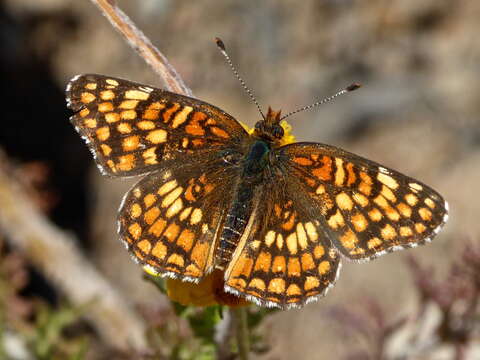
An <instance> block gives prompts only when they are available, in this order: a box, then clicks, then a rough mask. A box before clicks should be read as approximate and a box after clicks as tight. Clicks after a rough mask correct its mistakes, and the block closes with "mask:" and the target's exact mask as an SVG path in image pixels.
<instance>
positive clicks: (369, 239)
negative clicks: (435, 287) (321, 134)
mask: <svg viewBox="0 0 480 360" xmlns="http://www.w3.org/2000/svg"><path fill="white" fill-rule="evenodd" d="M277 156H278V159H279V161H280V162H281V163H282V164H283V168H284V170H285V173H286V174H288V175H287V176H291V177H292V181H296V182H297V183H298V191H301V192H304V193H306V194H308V195H309V197H310V198H311V199H312V200H314V202H315V204H316V208H317V209H318V214H317V218H318V220H319V221H320V222H321V223H322V229H323V231H324V233H325V234H326V236H328V237H329V238H330V239H331V241H332V243H333V244H334V245H335V247H336V248H337V249H339V250H340V252H341V253H342V254H343V255H345V256H346V257H347V258H350V259H353V260H360V261H361V260H369V259H372V258H375V257H377V256H380V255H383V254H385V253H387V252H391V251H395V250H399V249H402V248H408V247H415V246H417V245H419V244H423V243H425V242H428V241H430V240H431V239H432V238H433V237H434V236H435V235H436V234H437V233H438V232H439V231H440V229H441V227H442V226H443V225H444V224H445V222H446V221H447V218H448V205H447V203H446V201H445V200H444V199H443V198H442V197H441V196H440V194H438V193H437V192H436V191H435V190H433V189H432V188H430V187H428V186H427V185H425V184H422V183H421V182H419V181H418V180H415V179H413V178H410V177H408V176H406V175H403V174H400V173H399V172H397V171H395V170H391V169H387V168H385V167H383V166H381V165H379V164H377V163H375V162H373V161H370V160H367V159H364V158H361V157H360V156H357V155H354V154H351V153H348V152H346V151H343V150H341V149H338V148H335V147H333V146H329V145H323V144H317V143H295V144H291V145H287V146H284V147H281V148H279V149H278V150H277ZM293 179H294V180H293Z"/></svg>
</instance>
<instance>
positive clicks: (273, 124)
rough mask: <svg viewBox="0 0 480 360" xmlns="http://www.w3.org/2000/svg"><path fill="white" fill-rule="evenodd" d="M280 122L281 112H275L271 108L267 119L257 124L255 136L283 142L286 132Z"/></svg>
mask: <svg viewBox="0 0 480 360" xmlns="http://www.w3.org/2000/svg"><path fill="white" fill-rule="evenodd" d="M280 120H281V111H280V110H279V111H274V110H272V108H271V107H269V108H268V112H267V116H265V119H263V120H260V121H258V122H257V123H256V124H255V132H254V134H255V135H256V136H258V137H261V138H264V139H267V140H269V141H279V140H281V139H282V138H283V136H284V135H285V131H284V130H283V127H282V126H281V125H280Z"/></svg>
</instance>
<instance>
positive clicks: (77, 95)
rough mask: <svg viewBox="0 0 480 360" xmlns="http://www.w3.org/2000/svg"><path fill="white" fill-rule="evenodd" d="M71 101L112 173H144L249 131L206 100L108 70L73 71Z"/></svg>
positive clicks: (104, 168)
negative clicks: (110, 73) (75, 73)
mask: <svg viewBox="0 0 480 360" xmlns="http://www.w3.org/2000/svg"><path fill="white" fill-rule="evenodd" d="M67 103H68V106H69V107H70V108H71V109H72V110H73V111H75V114H74V115H73V116H72V118H71V121H72V123H73V125H74V126H75V128H76V129H77V131H78V132H79V133H80V135H81V136H82V137H83V139H84V140H85V141H86V142H87V145H88V146H89V148H90V150H91V152H92V153H93V155H94V157H95V160H96V162H97V165H98V167H99V168H100V170H101V172H102V173H103V174H105V175H110V176H134V175H141V174H145V173H148V172H151V171H154V170H155V169H157V168H158V166H159V165H160V164H162V163H163V162H165V161H168V160H175V159H179V158H181V157H182V156H185V155H189V154H194V155H195V154H196V155H198V154H201V153H202V152H208V153H209V152H212V151H216V150H218V149H221V148H230V147H232V146H234V145H235V144H238V143H239V142H241V140H242V139H244V138H245V137H246V136H248V134H247V133H246V131H245V130H244V129H243V128H242V126H241V125H240V124H239V123H238V122H237V121H236V120H235V119H234V118H232V117H231V116H230V115H228V114H226V113H225V112H223V111H222V110H220V109H218V108H216V107H214V106H212V105H210V104H207V103H205V102H203V101H200V100H197V99H193V98H190V97H187V96H182V95H178V94H174V93H171V92H168V91H165V90H161V89H155V88H151V87H148V86H145V85H141V84H137V83H134V82H131V81H127V80H122V79H117V78H112V77H107V76H103V75H95V74H87V75H78V76H76V77H74V78H73V79H72V80H71V81H70V82H69V84H68V86H67Z"/></svg>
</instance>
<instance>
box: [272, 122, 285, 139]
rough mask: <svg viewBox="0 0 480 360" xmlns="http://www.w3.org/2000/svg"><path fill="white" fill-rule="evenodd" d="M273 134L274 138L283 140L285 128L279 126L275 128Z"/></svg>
mask: <svg viewBox="0 0 480 360" xmlns="http://www.w3.org/2000/svg"><path fill="white" fill-rule="evenodd" d="M272 133H273V136H275V137H276V138H277V139H281V138H282V137H283V135H284V131H283V128H282V127H281V126H279V125H278V126H275V127H274V128H273V131H272Z"/></svg>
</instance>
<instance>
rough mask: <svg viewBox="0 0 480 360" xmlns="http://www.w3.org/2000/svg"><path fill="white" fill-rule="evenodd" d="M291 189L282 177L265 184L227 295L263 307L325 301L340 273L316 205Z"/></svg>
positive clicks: (230, 271)
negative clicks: (243, 298) (325, 296)
mask: <svg viewBox="0 0 480 360" xmlns="http://www.w3.org/2000/svg"><path fill="white" fill-rule="evenodd" d="M293 185H296V183H292V182H290V179H287V178H285V177H283V176H281V175H280V176H277V177H274V178H273V177H272V178H270V179H269V180H266V182H265V183H264V185H263V187H262V189H261V191H258V194H259V195H257V197H256V199H255V203H256V205H255V210H254V211H253V214H252V216H253V219H251V226H247V233H246V234H244V236H245V238H246V241H245V242H244V244H242V241H240V244H239V247H238V248H237V249H236V251H235V252H234V254H233V256H232V260H231V261H230V265H229V266H228V268H227V269H226V272H225V285H226V287H227V290H228V291H230V292H232V293H234V294H237V295H241V296H244V297H246V298H247V299H249V300H251V301H253V302H255V303H257V304H258V305H261V306H268V307H279V308H282V309H288V308H291V307H301V306H302V305H304V304H306V303H308V302H310V301H312V300H315V299H317V298H319V297H320V296H323V295H325V294H326V292H327V290H328V289H329V288H330V287H332V286H333V285H334V283H335V280H336V278H337V276H338V272H339V270H340V265H341V264H340V256H339V254H338V252H337V251H336V250H335V249H334V248H333V246H332V244H331V241H330V239H329V238H328V237H327V236H326V235H325V234H324V233H323V231H322V228H321V224H320V222H319V220H318V213H317V212H316V211H315V205H314V203H313V202H312V200H311V199H309V198H308V197H306V196H305V195H306V194H302V193H298V191H299V189H298V188H297V187H296V186H293Z"/></svg>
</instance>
